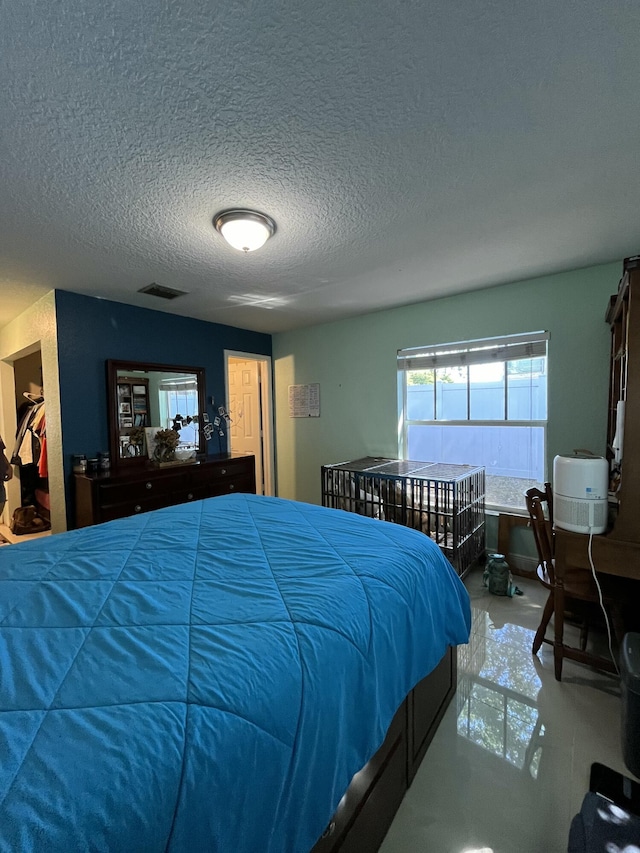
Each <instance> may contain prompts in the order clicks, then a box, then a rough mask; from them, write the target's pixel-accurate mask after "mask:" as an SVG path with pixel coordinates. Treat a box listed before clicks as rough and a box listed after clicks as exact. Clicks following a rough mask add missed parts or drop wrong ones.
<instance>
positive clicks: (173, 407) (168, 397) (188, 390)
mask: <svg viewBox="0 0 640 853" xmlns="http://www.w3.org/2000/svg"><path fill="white" fill-rule="evenodd" d="M158 403H159V406H160V423H161V424H162V425H163V427H164V428H165V429H167V428H169V427H171V426H172V425H173V423H174V419H175V417H176V415H181V416H182V417H183V418H187V417H191V418H193V416H194V415H195V416H196V420H195V421H191V422H190V423H189V424H185V426H184V427H183V428H182V429H180V431H179V432H180V445H181V446H182V447H183V448H185V449H189V448H193V447H195V448H197V447H198V442H199V440H200V438H199V423H198V420H197V416H198V380H197V378H196V377H195V376H184V377H178V378H176V379H163V380H162V381H161V382H160V385H159V387H158Z"/></svg>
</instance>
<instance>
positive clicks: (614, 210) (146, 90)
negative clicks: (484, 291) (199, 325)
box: [0, 0, 640, 332]
mask: <svg viewBox="0 0 640 853" xmlns="http://www.w3.org/2000/svg"><path fill="white" fill-rule="evenodd" d="M639 32H640V3H639V2H638V0H608V2H602V0H563V2H560V3H559V2H558V0H537V2H535V3H531V2H530V0H527V2H523V0H484V2H479V3H474V2H470V0H466V2H462V0H404V2H398V0H374V2H372V3H364V2H359V3H356V2H344V0H323V2H320V3H319V2H317V0H313V2H311V0H279V1H278V0H274V2H273V3H265V2H256V0H249V2H246V0H243V2H239V1H238V0H236V2H229V0H219V2H217V3H211V2H204V0H183V2H180V0H171V2H169V0H164V2H151V0H139V2H131V0H115V2H114V0H111V2H110V0H56V1H55V2H52V0H35V2H30V0H22V2H14V3H7V4H6V5H5V6H4V10H3V12H2V19H1V20H0V72H1V79H0V83H1V85H0V292H1V299H0V325H4V324H5V323H7V322H8V321H9V320H11V319H12V318H13V317H14V316H16V315H17V314H18V313H19V312H20V311H22V310H24V308H25V307H26V306H27V305H28V304H30V303H31V302H33V301H34V300H35V299H36V298H38V297H39V296H40V295H42V294H43V293H45V292H46V291H48V290H50V289H51V288H54V287H55V288H62V289H65V290H71V291H75V292H78V293H86V294H89V295H93V296H102V297H107V298H110V299H115V300H118V301H121V302H126V303H130V304H132V305H140V306H146V307H150V308H157V309H160V310H167V311H170V312H175V313H178V314H184V315H187V316H192V317H200V318H202V319H205V320H212V321H216V322H221V323H228V324H231V325H235V326H242V327H245V328H249V329H256V330H260V331H267V332H275V331H281V330H285V329H290V328H295V327H299V326H304V325H309V324H311V323H315V322H319V321H326V320H332V319H337V318H339V317H346V316H352V315H355V314H359V313H363V312H365V311H370V310H376V309H380V308H385V307H388V306H392V305H398V304H406V303H410V302H417V301H422V300H424V299H429V298H434V297H437V296H441V295H443V294H447V293H453V292H456V291H458V292H459V291H464V290H471V289H473V288H477V287H485V286H487V285H492V284H500V283H503V282H507V281H514V280H517V279H521V278H528V277H531V276H534V275H538V274H544V273H548V272H555V271H559V270H563V269H575V268H577V267H582V266H589V265H591V264H595V263H600V262H607V261H612V260H621V259H622V258H623V257H625V256H626V255H629V254H634V253H636V252H639V251H640V215H639V212H638V199H639V198H640V62H639V61H638V56H639V47H638V33H639ZM236 206H242V207H252V208H257V209H259V210H263V211H265V212H266V213H268V214H270V215H271V216H272V217H273V218H274V219H275V220H276V222H277V226H278V230H277V233H276V235H275V236H274V237H273V239H271V240H270V241H269V242H268V243H267V244H266V246H265V247H264V248H263V249H261V250H260V251H258V252H255V253H252V254H249V255H242V254H241V253H238V252H236V251H234V250H233V249H231V248H229V247H228V246H227V245H226V244H225V243H224V242H223V240H222V239H221V238H220V236H219V235H218V234H217V233H216V232H215V231H214V229H213V226H212V224H211V221H212V217H213V216H214V214H215V213H216V212H218V211H220V210H221V209H223V208H227V207H236ZM151 282H157V283H159V284H161V285H165V286H168V287H174V288H178V289H181V290H185V291H188V295H187V296H182V297H180V298H179V299H177V300H175V301H174V302H165V301H161V300H158V299H153V298H152V297H150V296H145V295H142V294H138V293H137V292H136V291H137V290H138V289H139V288H141V287H144V286H145V285H148V284H150V283H151Z"/></svg>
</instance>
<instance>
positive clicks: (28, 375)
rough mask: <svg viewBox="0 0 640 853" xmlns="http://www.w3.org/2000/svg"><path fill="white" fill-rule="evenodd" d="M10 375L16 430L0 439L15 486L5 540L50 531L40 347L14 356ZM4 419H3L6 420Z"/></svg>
mask: <svg viewBox="0 0 640 853" xmlns="http://www.w3.org/2000/svg"><path fill="white" fill-rule="evenodd" d="M13 374H14V384H15V423H16V432H15V436H13V435H5V436H3V438H4V443H5V445H6V449H5V454H6V456H7V458H8V459H9V462H10V464H11V469H12V471H13V480H14V481H15V482H16V485H15V486H14V487H13V489H12V490H11V491H10V492H9V495H8V497H10V500H9V501H8V504H7V509H6V510H5V513H4V521H5V524H3V525H2V529H1V530H0V533H1V535H2V536H3V538H4V539H5V540H7V541H8V542H18V541H23V540H24V539H26V538H31V537H32V536H40V535H43V534H45V535H46V534H47V533H48V532H50V530H51V504H50V499H49V477H48V465H47V431H46V407H45V389H44V386H43V381H42V355H41V352H40V350H39V349H37V350H35V351H33V352H31V353H29V354H27V355H24V356H22V357H20V358H16V359H15V361H14V362H13ZM5 399H6V398H5ZM7 420H8V419H7V418H5V423H6V422H7ZM8 491H9V490H8Z"/></svg>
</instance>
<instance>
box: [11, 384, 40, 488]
mask: <svg viewBox="0 0 640 853" xmlns="http://www.w3.org/2000/svg"><path fill="white" fill-rule="evenodd" d="M38 400H39V401H38V402H34V401H33V400H31V401H30V402H31V405H30V406H29V407H28V408H27V409H26V411H25V412H24V413H23V415H22V418H21V420H20V423H19V424H18V431H17V433H16V443H15V445H14V448H13V454H12V456H11V464H12V465H19V466H20V467H25V466H27V465H38V463H39V461H40V457H41V454H42V449H43V441H44V438H45V435H46V433H45V409H44V399H42V398H38ZM45 463H46V456H45ZM38 473H39V475H40V476H41V477H46V476H47V474H46V469H45V473H44V474H43V473H40V471H39V472H38Z"/></svg>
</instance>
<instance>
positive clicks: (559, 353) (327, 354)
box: [273, 263, 622, 547]
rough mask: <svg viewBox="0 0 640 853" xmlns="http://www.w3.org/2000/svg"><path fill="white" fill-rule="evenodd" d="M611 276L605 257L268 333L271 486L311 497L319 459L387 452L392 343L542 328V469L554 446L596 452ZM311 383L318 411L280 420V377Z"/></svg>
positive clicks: (283, 412)
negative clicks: (601, 261)
mask: <svg viewBox="0 0 640 853" xmlns="http://www.w3.org/2000/svg"><path fill="white" fill-rule="evenodd" d="M621 273H622V264H621V263H614V264H606V265H602V266H597V267H590V268H587V269H581V270H574V271H572V272H567V273H560V274H558V275H550V276H545V277H543V278H536V279H532V280H529V281H519V282H515V283H513V284H508V285H501V286H499V287H492V288H488V289H485V290H477V291H474V292H472V293H465V294H461V295H458V296H450V297H447V298H444V299H436V300H433V301H430V302H423V303H420V304H417V305H409V306H405V307H402V308H395V309H391V310H387V311H380V312H376V313H373V314H366V315H363V316H360V317H356V318H355V319H351V320H344V321H339V322H336V323H327V324H323V325H319V326H313V327H311V328H305V329H299V330H297V331H294V332H286V333H281V334H277V335H274V337H273V358H274V372H275V417H276V436H277V444H276V454H277V474H278V494H279V495H280V496H281V497H286V498H293V499H296V500H301V501H308V502H310V503H320V466H321V465H322V464H327V463H333V462H341V461H345V460H348V459H355V458H358V457H360V456H390V457H395V456H397V447H398V444H397V434H398V432H397V427H398V425H397V375H396V353H397V350H399V349H402V348H404V347H412V346H420V345H424V344H437V343H447V342H451V341H459V340H469V339H473V338H485V337H492V336H496V335H505V334H516V333H521V332H533V331H538V330H546V331H548V332H549V334H550V339H549V426H548V441H547V466H548V470H547V475H548V476H549V477H551V473H552V463H553V457H554V456H555V455H556V454H558V453H566V452H570V451H571V450H573V449H574V448H588V449H590V450H592V451H593V452H594V453H597V454H603V453H604V451H605V436H606V410H607V392H608V375H609V372H608V362H609V355H608V352H609V331H608V327H607V325H606V323H605V322H604V315H605V310H606V307H607V304H608V300H609V296H610V295H611V294H612V293H615V291H616V289H617V286H618V281H619V279H620V276H621ZM310 382H319V383H320V417H319V418H309V419H302V418H290V417H289V412H288V386H289V385H293V384H306V383H310ZM488 534H489V535H488V540H489V543H490V547H495V542H493V543H491V539H492V534H491V531H490V530H489V531H488Z"/></svg>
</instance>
